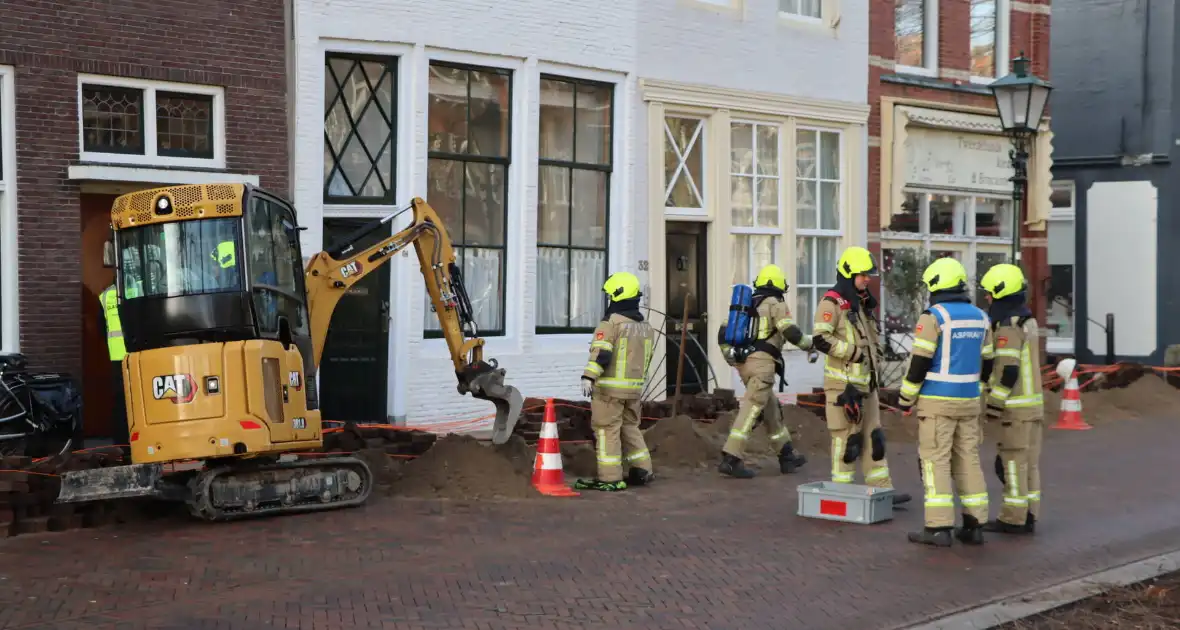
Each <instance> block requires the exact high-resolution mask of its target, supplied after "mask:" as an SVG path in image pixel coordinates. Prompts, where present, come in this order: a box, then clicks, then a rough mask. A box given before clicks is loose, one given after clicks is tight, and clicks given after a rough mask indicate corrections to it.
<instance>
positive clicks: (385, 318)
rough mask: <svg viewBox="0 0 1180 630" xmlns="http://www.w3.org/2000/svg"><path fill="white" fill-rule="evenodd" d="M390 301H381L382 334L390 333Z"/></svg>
mask: <svg viewBox="0 0 1180 630" xmlns="http://www.w3.org/2000/svg"><path fill="white" fill-rule="evenodd" d="M389 320H390V314H389V300H381V332H389Z"/></svg>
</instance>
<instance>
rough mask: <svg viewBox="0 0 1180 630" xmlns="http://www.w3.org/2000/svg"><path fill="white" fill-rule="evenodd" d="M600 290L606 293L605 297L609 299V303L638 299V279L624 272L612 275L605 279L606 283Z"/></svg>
mask: <svg viewBox="0 0 1180 630" xmlns="http://www.w3.org/2000/svg"><path fill="white" fill-rule="evenodd" d="M602 290H603V291H606V295H607V297H609V298H610V301H611V302H620V301H622V300H629V299H631V298H633V297H639V278H636V277H635V274H633V273H628V272H626V271H620V272H618V273H613V274H611V276H610V277H609V278H607V279H606V283H605V284H603V285H602Z"/></svg>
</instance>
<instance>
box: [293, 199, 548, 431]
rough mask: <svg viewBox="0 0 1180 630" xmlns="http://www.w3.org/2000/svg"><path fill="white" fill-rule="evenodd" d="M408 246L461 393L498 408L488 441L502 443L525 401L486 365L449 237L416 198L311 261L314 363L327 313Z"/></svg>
mask: <svg viewBox="0 0 1180 630" xmlns="http://www.w3.org/2000/svg"><path fill="white" fill-rule="evenodd" d="M406 211H412V212H413V218H412V221H411V222H410V225H409V226H408V227H406V228H405V229H403V230H401V231H399V232H397V233H396V234H394V235H392V236H390V237H388V238H386V239H383V240H381V241H380V242H378V243H377V244H375V245H372V246H370V247H368V248H366V249H363V250H361V251H357V250H356V247H355V244H356V243H357V242H359V241H360V239H362V238H364V237H365V236H367V235H368V234H371V233H372V232H374V231H376V230H377V229H380V228H383V227H385V226H386V225H388V224H389V223H390V222H391V221H393V220H394V219H395V218H397V216H399V215H400V214H402V213H403V212H406ZM411 244H413V245H414V249H415V251H416V252H417V254H418V263H419V265H420V267H421V271H422V279H423V280H424V281H425V282H426V292H427V294H428V295H429V296H430V303H431V305H432V306H433V308H434V312H435V314H436V315H437V316H438V321H439V324H440V325H441V327H442V336H443V338H444V339H445V340H446V343H447V348H448V349H449V350H450V354H451V362H452V363H453V364H454V367H455V376H456V378H457V379H458V390H459V393H460V394H471V395H472V397H474V398H478V399H480V400H487V401H489V402H491V403H492V404H493V405H495V408H496V419H495V423H494V425H493V429H492V442H493V443H495V444H503V443H504V442H506V441H507V440H508V438H509V437H511V435H512V431H513V429H514V428H515V427H516V422H517V420H519V419H520V412H521V408H522V406H523V404H524V398H523V397H522V396H521V394H520V392H519V391H518V390H517V389H516V388H515V387H512V386H511V385H505V384H504V370H503V369H502V368H500V367H498V365H497V363H496V360H495V359H491V360H488V361H485V360H484V357H483V347H484V340H483V339H482V338H480V337H479V336H478V334H479V331H478V329H477V327H476V325H475V316H474V312H473V310H472V308H471V301H470V299H469V298H468V296H467V289H466V287H465V286H464V285H463V277H462V272H461V270H460V268H459V265H458V264H456V259H455V250H454V248H453V247H452V246H451V239H450V236H449V235H448V234H447V231H446V228H445V227H444V226H443V223H442V220H441V219H440V218H439V216H438V214H437V213H436V212H435V211H434V208H431V207H430V205H429V204H427V203H426V201H425V200H423V199H421V198H418V197H415V198H414V199H413V200H412V201H411V202H410V204H409V205H408V206H407V207H405V208H402V209H399V210H398V211H396V212H392V213H390V214H389V215H387V216H385V217H382V218H381V219H378V220H376V221H374V222H373V223H371V224H369V225H367V226H365V227H362V228H361V229H360V230H358V231H357V232H355V233H353V234H350V235H349V236H347V237H345V238H344V240H343V242H342V243H340V244H336V245H333V246H332V247H330V248H328V249H325V250H324V251H322V252H320V253H319V254H317V255H316V256H315V257H313V258H312V259H311V261H309V262H308V265H307V272H306V286H307V303H308V312H309V316H310V319H311V336H312V343H313V347H314V364H315V365H316V366H318V365H319V363H320V358H321V356H322V355H323V351H324V342H325V340H326V338H327V333H328V326H329V324H330V323H331V321H332V313H333V312H334V311H335V310H336V305H337V304H338V303H339V302H340V298H341V297H343V295H344V292H345V291H347V290H348V288H349V287H351V286H352V285H354V284H356V283H357V282H359V281H360V280H361V278H364V277H365V276H366V275H368V274H369V273H371V272H373V271H374V270H375V269H377V268H378V267H380V266H381V265H383V264H385V263H386V262H388V261H389V260H390V259H391V258H393V257H394V256H395V255H397V253H398V252H400V251H401V250H403V249H405V248H406V247H408V246H409V245H411Z"/></svg>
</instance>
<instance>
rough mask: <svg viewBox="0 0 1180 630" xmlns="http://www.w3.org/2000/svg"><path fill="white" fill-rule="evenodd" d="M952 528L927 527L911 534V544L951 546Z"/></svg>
mask: <svg viewBox="0 0 1180 630" xmlns="http://www.w3.org/2000/svg"><path fill="white" fill-rule="evenodd" d="M952 529H953V528H951V527H926V528H923V529H922V531H920V532H910V533H909V534H908V537H909V539H910V542H912V543H916V544H919V545H930V546H932V547H950V546H951V530H952Z"/></svg>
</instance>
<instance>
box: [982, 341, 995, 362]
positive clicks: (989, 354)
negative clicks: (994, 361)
mask: <svg viewBox="0 0 1180 630" xmlns="http://www.w3.org/2000/svg"><path fill="white" fill-rule="evenodd" d="M980 354H982V355H983V358H985V359H991V358H993V357H995V356H996V347H995V346H993V345H991V344H988V345H986V346H984V347H983V349H982V350H981V351H980Z"/></svg>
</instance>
